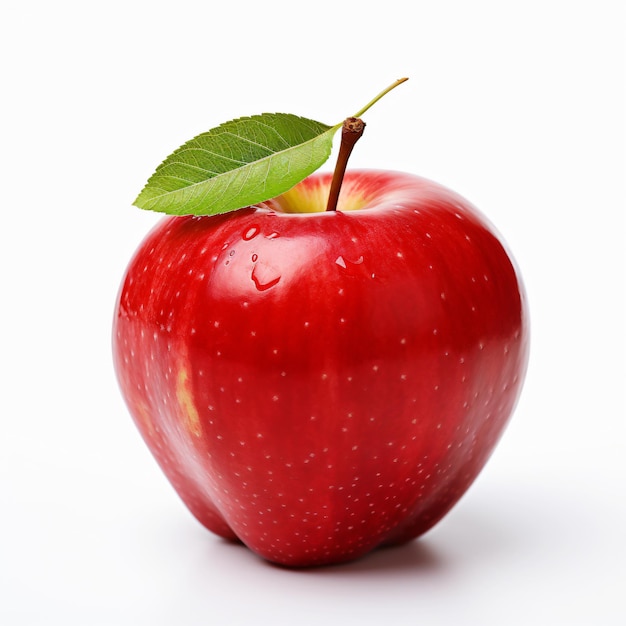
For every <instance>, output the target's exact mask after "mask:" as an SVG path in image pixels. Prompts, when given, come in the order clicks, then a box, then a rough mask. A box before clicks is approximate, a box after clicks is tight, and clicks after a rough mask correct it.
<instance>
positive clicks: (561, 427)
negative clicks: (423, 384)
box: [0, 0, 626, 626]
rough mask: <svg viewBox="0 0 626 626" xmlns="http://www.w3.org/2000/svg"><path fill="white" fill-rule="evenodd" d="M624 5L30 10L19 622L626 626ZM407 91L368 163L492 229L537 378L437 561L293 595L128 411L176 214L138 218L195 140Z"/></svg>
mask: <svg viewBox="0 0 626 626" xmlns="http://www.w3.org/2000/svg"><path fill="white" fill-rule="evenodd" d="M408 7H411V9H410V10H409V8H408ZM624 7H625V5H624V3H623V2H621V1H619V0H616V1H614V2H610V1H607V0H593V1H588V2H581V1H577V0H570V1H565V0H564V1H562V2H558V1H554V0H541V1H533V0H527V1H525V2H499V1H495V0H494V1H492V2H488V1H481V0H478V1H473V2H462V1H459V2H449V1H436V2H435V1H434V0H433V1H432V2H419V1H418V2H411V3H410V2H405V1H403V2H399V1H396V0H385V1H384V2H381V3H357V4H356V5H355V4H354V3H340V2H338V1H332V2H330V1H327V0H320V1H319V2H316V3H310V4H306V3H297V2H293V1H292V0H290V1H285V2H281V1H278V0H267V1H265V2H256V1H255V2H252V1H239V2H232V3H230V2H228V3H227V2H211V1H210V0H206V1H204V2H189V1H185V0H179V1H178V2H160V1H158V0H154V1H153V2H150V3H148V2H145V3H144V2H133V1H132V0H125V1H124V2H117V1H111V2H107V3H93V2H78V1H71V0H57V1H56V2H44V1H43V0H32V1H30V2H28V1H19V2H18V1H13V0H4V2H3V3H2V8H1V9H0V63H1V64H2V72H1V74H0V90H1V94H2V95H1V96H0V111H1V115H0V130H1V134H0V160H1V161H0V171H1V173H2V176H1V179H0V185H1V191H0V210H1V214H2V217H1V221H0V255H1V257H0V271H1V274H0V276H1V281H2V282H1V292H0V293H1V298H2V302H1V308H0V328H1V332H2V340H1V344H0V345H1V347H0V355H1V358H2V375H1V378H0V380H1V383H0V384H1V398H0V410H1V416H0V622H1V623H2V624H7V625H9V626H13V625H20V626H21V625H31V624H33V625H38V624H46V625H50V624H63V625H65V626H71V625H73V624H80V625H82V626H84V625H89V626H91V625H100V624H107V625H108V624H114V625H116V626H123V625H125V624H150V625H151V626H160V625H163V626H165V625H173V624H176V625H180V626H187V625H190V626H191V625H196V624H197V625H199V624H209V623H210V624H258V623H265V622H267V623H273V624H303V625H309V624H321V623H323V624H342V625H343V624H359V625H365V624H385V623H394V624H398V625H403V624H411V625H413V624H428V625H429V626H438V625H444V624H445V625H448V624H451V625H455V626H457V625H465V624H468V625H473V624H481V625H482V624H506V625H508V626H513V625H517V624H520V625H522V624H523V625H526V624H534V625H537V626H539V625H544V624H545V625H550V626H558V625H561V624H563V625H568V626H572V625H577V624H581V625H587V624H588V625H590V626H591V625H593V626H603V625H612V624H624V623H626V610H625V608H624V602H623V600H622V599H621V598H620V594H623V592H624V589H625V588H626V573H625V565H624V564H625V562H626V550H625V548H626V541H625V538H624V529H625V528H626V503H625V496H626V490H625V488H624V484H625V483H624V478H625V471H624V470H625V465H624V458H625V456H626V455H625V453H626V451H625V450H624V436H625V434H626V433H625V413H626V410H625V404H624V386H625V382H626V376H625V369H624V353H625V345H624V327H625V319H626V318H625V315H626V312H625V308H624V295H625V293H624V291H625V273H624V269H625V267H624V266H625V264H624V245H625V237H624V235H625V232H624V211H625V200H626V197H625V191H624V178H625V166H626V161H625V144H626V141H625V127H624V111H625V110H626V109H625V107H626V101H625V98H624V87H625V70H626V67H625V64H624V44H623V41H624V39H625V35H626V32H625V23H626V15H625V9H624ZM400 76H409V77H410V80H409V82H408V83H406V84H405V85H403V86H401V87H399V88H398V89H397V90H396V91H395V92H393V94H390V95H388V96H387V97H386V98H385V100H383V101H382V102H380V103H379V104H378V105H377V106H376V108H375V109H373V110H372V111H371V112H370V113H368V114H367V116H366V118H365V119H366V122H367V123H368V129H367V132H366V135H365V138H364V139H363V140H362V141H361V142H360V143H359V145H358V146H357V148H356V149H355V153H354V156H353V159H352V163H351V165H352V166H354V167H358V166H364V167H377V168H389V169H400V170H408V171H411V172H414V173H418V174H421V175H423V176H426V177H429V178H433V179H435V180H437V181H439V182H441V183H443V184H445V185H447V186H449V187H452V188H453V189H455V190H456V191H458V192H460V193H461V194H462V195H464V196H466V197H467V198H469V199H470V200H471V201H472V202H473V203H474V204H476V205H477V206H479V207H480V209H481V210H482V211H483V212H484V213H486V214H487V215H488V216H489V218H490V219H491V220H492V221H493V222H494V223H495V224H496V226H497V227H498V229H499V230H500V232H502V233H503V235H504V237H505V238H506V240H507V241H508V243H509V245H510V247H511V249H512V250H513V252H514V254H515V256H516V258H517V261H518V263H519V265H520V266H521V269H522V272H523V275H524V278H525V282H526V286H527V290H528V294H529V301H530V305H531V313H532V327H533V344H532V356H531V363H530V369H529V374H528V378H527V384H526V387H525V390H524V394H523V396H522V399H521V401H520V404H519V406H518V409H517V412H516V414H515V416H514V419H513V421H512V422H511V425H510V427H509V429H508V430H507V432H506V434H505V436H504V438H503V440H502V441H501V443H500V445H499V447H498V449H497V451H496V453H495V455H494V456H493V457H492V459H491V461H490V462H489V464H488V466H487V468H486V469H485V471H484V472H483V473H482V474H481V476H480V477H479V479H478V481H477V482H476V483H475V485H474V486H473V487H472V488H471V489H470V491H469V492H468V494H467V495H466V496H465V498H464V499H463V500H462V501H461V503H460V504H459V505H458V506H457V507H456V508H455V509H454V510H453V511H452V512H451V513H450V514H449V516H448V517H447V518H446V519H445V520H444V521H442V522H441V523H440V524H439V525H438V526H437V527H436V528H435V529H434V530H432V531H431V532H430V533H429V534H428V535H427V536H426V537H424V538H423V540H421V541H419V542H415V543H413V544H411V545H409V546H407V547H405V548H402V549H397V550H388V551H384V552H377V553H374V554H373V555H371V556H370V557H368V558H365V559H362V560H361V561H358V562H356V563H353V564H350V565H345V566H341V567H335V568H325V569H320V570H309V571H297V572H293V571H288V570H284V569H280V568H276V567H273V566H269V565H267V564H265V563H264V562H262V561H261V560H259V559H258V558H256V557H255V556H254V555H252V554H251V553H249V552H248V551H247V550H245V549H244V548H240V547H235V546H231V545H228V544H226V543H224V542H222V541H220V540H219V539H217V538H215V537H213V536H212V535H210V534H209V533H208V532H206V531H205V530H204V529H202V528H201V527H200V526H199V525H198V524H197V523H196V522H195V520H194V519H193V518H192V517H191V515H190V514H188V513H187V511H186V510H185V509H184V507H183V505H182V504H180V502H179V500H178V498H177V496H176V495H175V494H174V492H173V491H172V489H171V488H170V487H169V485H168V484H167V483H166V481H165V479H164V478H163V477H162V475H161V474H160V471H159V470H158V469H157V467H156V464H155V463H154V462H153V460H152V458H151V457H150V455H149V454H148V452H147V449H146V448H145V447H144V445H143V443H142V441H141V440H140V438H139V435H138V433H137V432H136V430H135V428H134V426H133V425H132V422H131V420H130V418H129V416H128V414H127V412H126V409H125V406H124V404H123V402H122V400H121V397H120V395H119V392H118V389H117V386H116V382H115V379H114V375H113V371H112V366H111V357H110V324H111V319H112V313H113V303H114V299H115V295H116V292H117V288H118V285H119V281H120V279H121V277H122V273H123V271H124V268H125V266H126V263H127V262H128V260H129V258H130V256H131V254H132V252H133V250H134V249H135V247H136V246H137V245H138V244H139V242H140V240H141V239H142V237H143V236H144V234H145V233H146V232H147V230H148V229H149V228H150V227H151V226H152V224H154V223H155V222H156V220H157V219H158V217H156V216H155V215H153V214H149V213H144V212H142V211H140V210H139V209H136V208H133V207H131V202H132V201H133V199H134V197H135V196H136V194H137V193H138V192H139V190H140V189H141V187H142V186H143V184H144V182H145V180H146V179H147V177H148V176H149V175H150V174H151V173H152V171H153V169H154V167H155V166H156V165H157V164H158V163H159V162H160V160H161V159H163V158H164V157H165V156H167V154H169V153H170V152H171V151H172V150H173V149H174V148H176V147H177V146H178V145H179V144H181V143H182V142H184V141H186V140H187V139H190V138H191V137H192V136H194V135H195V134H197V133H199V132H202V131H205V130H208V129H209V128H211V127H213V126H215V125H217V124H219V123H221V122H223V121H226V120H228V119H232V118H234V117H238V116H240V115H248V114H254V113H260V112H263V111H284V112H292V113H297V114H300V115H304V116H308V117H312V118H314V119H318V120H320V121H323V122H326V123H336V122H338V121H339V120H341V119H343V118H344V117H346V116H348V115H350V114H352V113H354V112H355V111H356V110H357V109H359V108H360V107H361V106H362V105H363V104H365V103H366V102H367V101H368V100H369V99H370V98H371V97H372V96H374V95H375V94H376V93H378V91H380V90H381V89H382V88H384V87H385V86H387V85H388V84H389V83H391V82H392V81H393V80H394V79H396V78H398V77H400ZM327 167H328V168H330V167H331V165H330V164H329V165H328V166H327Z"/></svg>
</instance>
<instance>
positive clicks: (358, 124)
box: [326, 117, 365, 211]
mask: <svg viewBox="0 0 626 626" xmlns="http://www.w3.org/2000/svg"><path fill="white" fill-rule="evenodd" d="M364 130H365V122H364V121H363V120H362V119H359V118H358V117H349V118H348V119H347V120H345V121H344V123H343V127H342V129H341V145H340V146H339V156H338V157H337V164H336V165H335V171H334V173H333V180H332V182H331V184H330V192H329V194H328V204H327V205H326V210H327V211H336V210H337V204H338V202H339V193H340V192H341V184H342V183H343V177H344V174H345V173H346V167H347V166H348V159H349V158H350V154H352V148H354V144H355V143H356V142H357V141H358V140H359V139H360V138H361V137H362V136H363V131H364Z"/></svg>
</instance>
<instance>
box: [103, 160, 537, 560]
mask: <svg viewBox="0 0 626 626" xmlns="http://www.w3.org/2000/svg"><path fill="white" fill-rule="evenodd" d="M330 181H331V175H330V174H324V173H322V174H315V175H312V176H310V177H309V178H307V179H306V180H304V181H303V182H302V183H300V184H299V185H297V186H296V187H295V188H293V189H292V190H291V191H289V192H287V193H286V194H283V195H282V196H280V197H278V198H275V199H274V200H271V201H268V202H266V203H263V204H262V205H259V206H255V207H249V208H245V209H241V210H238V211H235V212H232V213H229V214H224V215H217V216H211V217H190V216H189V217H167V218H165V219H164V220H163V221H162V222H161V223H160V224H159V225H158V226H157V227H156V228H155V229H154V230H153V232H152V233H151V234H150V235H149V236H148V237H147V238H146V239H145V241H144V242H143V243H142V244H141V246H140V247H139V249H138V251H137V252H136V254H135V256H134V258H133V259H132V261H131V263H130V265H129V267H128V271H127V274H126V276H125V278H124V281H123V284H122V287H121V290H120V293H119V299H118V303H117V308H116V314H115V321H114V333H113V344H114V345H113V350H114V360H115V367H116V371H117V374H118V377H119V382H120V385H121V389H122V392H123V395H124V397H125V399H126V402H127V404H128V407H129V409H130V412H131V413H132V415H133V417H134V420H135V422H136V424H137V427H138V428H139V430H140V432H141V434H142V436H143V438H144V439H145V441H146V443H147V445H148V446H149V448H150V450H151V451H152V453H153V454H154V456H155V457H156V460H157V461H158V463H159V465H160V466H161V468H162V470H163V471H164V472H165V474H166V476H167V477H168V479H169V480H170V482H171V483H172V485H173V486H174V488H175V489H176V491H177V492H178V494H179V495H180V497H181V498H182V500H183V502H184V503H185V504H186V505H187V507H188V508H189V509H190V510H191V512H192V513H193V514H194V515H195V516H196V517H197V518H198V520H199V521H200V522H201V523H202V524H204V525H205V526H206V527H207V528H208V529H210V530H212V531H213V532H215V533H217V534H218V535H221V536H222V537H226V538H230V539H240V540H241V541H242V542H244V543H245V544H246V545H247V546H249V547H250V548H251V549H252V550H253V551H255V552H256V553H258V554H259V555H261V556H263V557H264V558H265V559H268V560H270V561H273V562H277V563H282V564H285V565H289V566H308V565H319V564H327V563H337V562H341V561H346V560H350V559H354V558H357V557H359V556H361V555H363V554H365V553H367V552H368V551H370V550H372V549H373V548H375V547H376V546H380V545H389V544H398V543H402V542H406V541H409V540H411V539H413V538H415V537H417V536H419V535H421V534H423V533H424V532H426V531H427V530H428V529H429V528H431V527H432V526H433V525H434V524H435V523H436V522H437V521H438V520H440V519H441V518H442V516H443V515H445V514H446V513H447V512H448V511H449V510H450V508H451V507H452V506H453V505H454V504H455V503H456V502H457V501H458V499H459V498H460V497H461V496H462V494H463V493H464V492H465V491H466V490H467V488H468V487H469V485H470V484H471V483H472V481H473V480H474V479H475V478H476V476H477V475H478V473H479V472H480V470H481V468H482V467H483V466H484V464H485V462H486V461H487V458H488V457H489V455H490V454H491V452H492V450H493V448H494V446H495V444H496V442H497V441H498V439H499V437H500V435H501V433H502V431H503V429H504V427H505V425H506V423H507V421H508V420H509V417H510V415H511V413H512V411H513V409H514V405H515V404H516V400H517V398H518V395H519V392H520V388H521V385H522V381H523V378H524V374H525V369H526V363H527V354H528V341H529V334H528V312H527V304H526V299H525V295H524V291H523V287H522V283H521V280H520V276H519V274H518V272H517V270H516V267H515V265H514V263H513V262H512V260H511V257H510V256H509V254H508V253H507V250H506V248H505V246H504V244H503V243H502V241H501V239H500V238H499V236H498V235H497V234H496V233H495V232H494V230H493V228H492V227H491V226H490V224H489V223H488V222H487V221H486V220H485V219H484V218H483V217H482V216H481V215H480V214H479V213H478V212H477V210H476V209H475V208H474V207H473V206H472V205H470V204H469V203H468V202H467V201H466V200H464V199H463V198H461V197H460V196H458V195H457V194H455V193H453V192H451V191H449V190H447V189H445V188H443V187H441V186H439V185H437V184H435V183H432V182H429V181H427V180H424V179H422V178H418V177H415V176H412V175H408V174H402V173H396V172H385V171H352V172H348V173H347V174H346V178H345V180H344V182H343V188H342V197H341V201H340V205H339V210H338V211H336V212H332V211H330V212H326V211H324V208H325V205H326V198H327V196H328V190H329V186H330Z"/></svg>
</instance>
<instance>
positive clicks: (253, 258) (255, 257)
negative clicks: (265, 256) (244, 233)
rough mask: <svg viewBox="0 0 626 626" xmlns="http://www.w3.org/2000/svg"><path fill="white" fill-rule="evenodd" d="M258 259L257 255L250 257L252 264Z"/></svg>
mask: <svg viewBox="0 0 626 626" xmlns="http://www.w3.org/2000/svg"><path fill="white" fill-rule="evenodd" d="M258 259H259V255H258V254H253V255H252V262H253V263H256V262H257V261H258Z"/></svg>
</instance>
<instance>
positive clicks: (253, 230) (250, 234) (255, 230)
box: [243, 226, 259, 241]
mask: <svg viewBox="0 0 626 626" xmlns="http://www.w3.org/2000/svg"><path fill="white" fill-rule="evenodd" d="M258 234H259V227H258V226H251V227H250V228H249V229H248V230H247V231H246V232H245V233H244V234H243V238H244V240H245V241H250V239H254V238H255V237H256V236H257V235H258Z"/></svg>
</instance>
